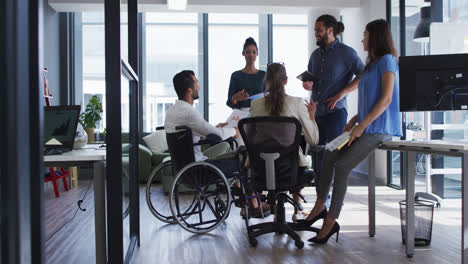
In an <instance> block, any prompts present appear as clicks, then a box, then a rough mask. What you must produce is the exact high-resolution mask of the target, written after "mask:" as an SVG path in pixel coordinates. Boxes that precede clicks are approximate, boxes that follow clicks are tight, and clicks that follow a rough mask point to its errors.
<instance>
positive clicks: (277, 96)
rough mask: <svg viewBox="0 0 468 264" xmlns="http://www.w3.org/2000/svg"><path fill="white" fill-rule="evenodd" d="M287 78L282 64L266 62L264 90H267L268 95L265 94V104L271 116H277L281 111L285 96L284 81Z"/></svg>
mask: <svg viewBox="0 0 468 264" xmlns="http://www.w3.org/2000/svg"><path fill="white" fill-rule="evenodd" d="M287 78H288V76H287V75H286V69H285V68H284V65H283V64H281V63H271V64H268V66H267V72H266V76H265V88H266V89H265V90H266V91H268V95H267V96H265V105H266V108H267V109H269V110H270V114H271V115H272V116H279V115H280V114H281V112H282V111H283V106H284V97H285V96H286V93H285V92H284V83H285V82H286V79H287Z"/></svg>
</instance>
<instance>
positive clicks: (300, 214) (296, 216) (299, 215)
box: [292, 211, 310, 223]
mask: <svg viewBox="0 0 468 264" xmlns="http://www.w3.org/2000/svg"><path fill="white" fill-rule="evenodd" d="M309 213H310V212H305V211H297V212H295V213H294V214H293V215H292V221H293V223H297V220H303V219H306V218H307V215H308V214H309Z"/></svg>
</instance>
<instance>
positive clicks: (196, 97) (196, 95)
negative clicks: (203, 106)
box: [192, 91, 199, 100]
mask: <svg viewBox="0 0 468 264" xmlns="http://www.w3.org/2000/svg"><path fill="white" fill-rule="evenodd" d="M198 98H199V96H198V91H197V92H196V93H192V99H193V100H197V99H198Z"/></svg>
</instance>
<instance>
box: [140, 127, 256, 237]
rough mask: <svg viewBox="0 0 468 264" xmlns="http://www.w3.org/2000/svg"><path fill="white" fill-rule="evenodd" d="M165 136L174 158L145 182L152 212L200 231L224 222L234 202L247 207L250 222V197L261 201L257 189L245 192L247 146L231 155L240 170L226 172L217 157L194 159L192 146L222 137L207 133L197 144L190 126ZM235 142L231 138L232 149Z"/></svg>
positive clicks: (194, 230)
mask: <svg viewBox="0 0 468 264" xmlns="http://www.w3.org/2000/svg"><path fill="white" fill-rule="evenodd" d="M157 129H158V130H160V129H164V128H163V127H158V128H157ZM166 139H167V143H168V147H169V152H170V156H171V159H170V160H167V161H164V162H162V163H161V164H160V165H159V166H158V167H157V168H155V169H154V170H153V172H152V173H151V175H150V176H149V177H148V182H147V185H146V201H147V204H148V207H149V209H150V211H151V213H153V215H154V216H155V217H156V218H157V219H159V220H161V221H163V222H166V223H169V224H174V223H177V224H179V225H180V226H181V227H182V228H183V229H185V230H187V231H189V232H192V233H197V234H201V233H206V232H210V231H212V230H214V229H216V228H217V227H218V226H219V225H220V224H222V223H223V222H224V220H225V219H226V218H227V217H228V216H229V212H230V209H231V205H232V204H233V203H234V204H235V205H236V206H238V207H244V208H245V210H246V214H247V217H246V219H247V220H246V223H247V222H248V211H249V210H248V208H247V207H248V202H247V201H248V199H250V198H256V199H257V201H258V202H259V203H260V202H261V201H260V198H259V196H258V194H257V193H254V194H253V196H248V195H246V191H245V190H246V189H247V188H246V187H244V182H245V180H246V173H245V171H244V170H243V166H240V165H241V164H242V162H243V160H244V159H245V157H246V150H245V148H239V149H238V150H237V151H236V152H235V157H234V158H231V159H230V162H236V163H237V164H236V167H237V170H236V171H234V172H233V171H229V172H226V171H225V168H223V166H222V165H216V164H214V163H216V162H215V161H198V162H196V161H195V156H194V150H193V146H197V145H202V144H210V145H213V144H216V143H219V142H220V138H219V137H218V138H216V137H207V139H204V140H202V141H200V142H198V143H195V144H194V143H193V137H192V131H191V129H190V128H188V127H186V126H178V127H176V132H174V133H166ZM234 142H235V141H234V140H230V141H229V142H228V143H229V144H230V145H231V149H232V147H233V145H234ZM218 161H219V160H218ZM173 175H175V176H174V177H173ZM236 182H237V183H238V184H235V183H236ZM168 190H170V191H169V192H168ZM167 194H168V195H167Z"/></svg>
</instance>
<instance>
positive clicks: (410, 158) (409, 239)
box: [405, 151, 416, 258]
mask: <svg viewBox="0 0 468 264" xmlns="http://www.w3.org/2000/svg"><path fill="white" fill-rule="evenodd" d="M415 157H416V153H415V152H412V151H408V152H407V155H406V241H405V242H406V256H407V257H408V258H412V257H413V254H414V235H415V230H414V184H415V183H414V178H415V175H416V171H415V170H416V167H415V166H414V162H415Z"/></svg>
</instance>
